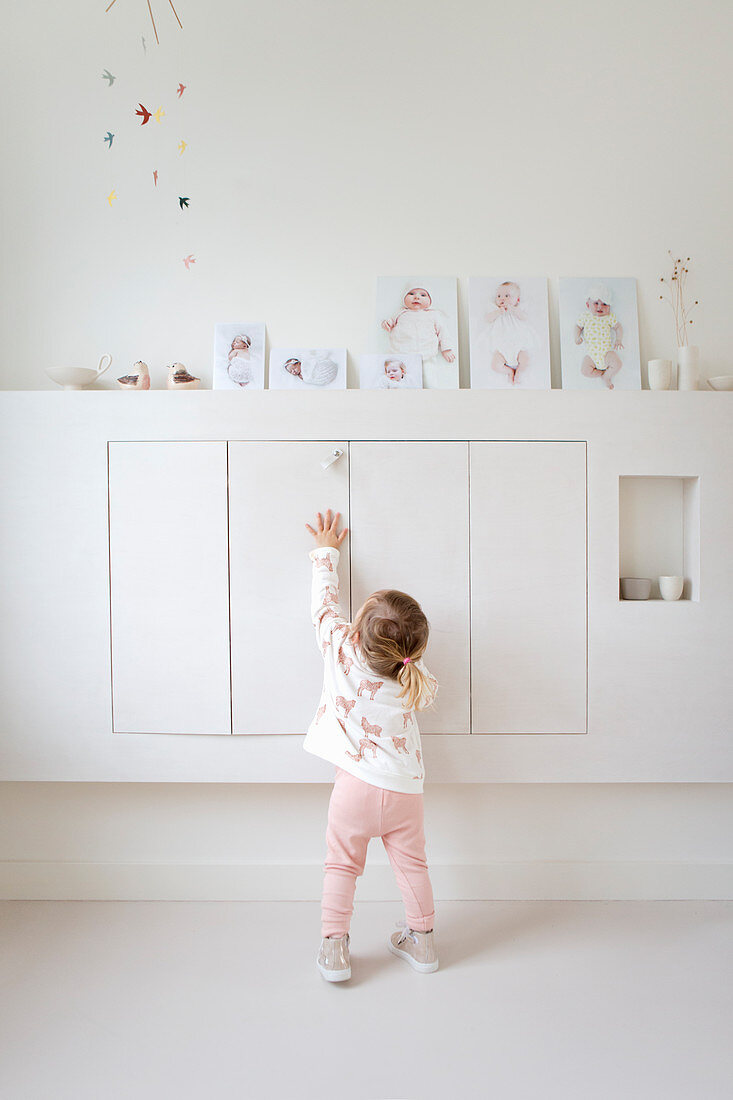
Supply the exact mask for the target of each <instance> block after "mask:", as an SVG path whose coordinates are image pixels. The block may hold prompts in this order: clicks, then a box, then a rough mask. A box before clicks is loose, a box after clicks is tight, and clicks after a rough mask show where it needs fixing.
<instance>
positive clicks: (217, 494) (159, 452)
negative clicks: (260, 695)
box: [108, 442, 231, 734]
mask: <svg viewBox="0 0 733 1100" xmlns="http://www.w3.org/2000/svg"><path fill="white" fill-rule="evenodd" d="M108 462H109V471H108V473H109V476H108V486H109V500H108V503H109V566H110V596H111V609H110V610H111V634H112V637H111V645H112V718H113V730H114V732H115V733H184V734H185V733H201V734H229V733H231V703H230V688H229V580H228V561H227V481H226V464H227V446H226V443H220V442H180V443H164V442H145V443H109V445H108Z"/></svg>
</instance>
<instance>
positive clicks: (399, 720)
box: [303, 547, 438, 794]
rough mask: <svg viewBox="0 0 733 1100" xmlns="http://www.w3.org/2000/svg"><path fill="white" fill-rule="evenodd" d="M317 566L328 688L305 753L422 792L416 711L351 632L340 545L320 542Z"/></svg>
mask: <svg viewBox="0 0 733 1100" xmlns="http://www.w3.org/2000/svg"><path fill="white" fill-rule="evenodd" d="M310 559H311V562H312V565H313V569H312V584H311V619H312V622H313V626H314V628H315V633H316V642H317V644H318V648H319V652H320V653H321V656H322V658H323V692H322V695H321V699H320V700H319V704H318V708H317V710H316V713H315V717H314V718H313V720H312V721H311V723H310V725H309V727H308V732H307V734H306V737H305V741H304V742H303V748H304V749H305V750H306V752H310V753H313V754H314V755H315V756H320V757H321V758H322V759H324V760H328V761H330V762H331V763H333V764H336V765H338V766H339V767H341V768H343V769H344V770H345V771H347V772H350V773H351V774H352V775H355V776H357V777H358V778H359V779H363V780H364V781H365V782H367V783H371V784H372V785H373V786H376V787H382V788H384V789H385V790H391V791H397V792H404V793H407V794H413V793H415V794H416V793H420V792H421V791H422V789H423V781H424V769H423V767H422V745H421V743H420V730H419V728H418V723H417V719H416V715H415V712H414V710H413V709H408V708H407V707H406V706H405V698H404V696H403V695H401V694H400V693H401V692H402V687H401V685H400V683H399V681H398V680H397V679H394V680H390V679H387V678H385V677H383V676H378V675H376V674H375V673H374V670H373V669H370V668H369V666H368V665H367V664H366V662H365V659H364V655H363V653H362V651H361V649H360V648H359V646H358V644H356V643H355V642H354V641H353V640H352V638H351V629H352V624H351V623H350V622H349V621H348V619H347V618H346V616H345V615H344V612H343V610H342V608H341V605H340V602H339V576H338V564H339V560H340V554H339V551H338V550H337V549H336V548H335V547H319V548H318V549H317V551H316V550H312V551H311V552H310ZM414 665H415V667H416V668H420V670H421V671H422V672H423V674H424V675H425V677H426V678H427V680H428V683H429V685H430V688H431V691H432V694H431V696H430V698H429V699H428V700H425V702H426V703H428V702H430V699H432V698H434V697H435V694H436V692H437V687H438V684H437V681H436V680H435V677H433V676H432V674H431V673H430V672H429V671H428V669H427V668H426V666H425V664H424V662H423V660H422V658H419V659H417V660H415V661H414Z"/></svg>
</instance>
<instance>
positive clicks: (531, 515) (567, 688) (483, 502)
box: [470, 441, 587, 734]
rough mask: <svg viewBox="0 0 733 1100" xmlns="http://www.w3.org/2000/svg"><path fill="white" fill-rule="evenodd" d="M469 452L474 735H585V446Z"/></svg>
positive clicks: (492, 446) (509, 445) (521, 445)
mask: <svg viewBox="0 0 733 1100" xmlns="http://www.w3.org/2000/svg"><path fill="white" fill-rule="evenodd" d="M470 454H471V623H472V629H471V703H472V721H471V731H472V732H473V733H475V734H476V733H478V734H493V733H531V734H541V733H586V732H587V718H586V714H587V705H586V698H587V641H586V639H587V617H586V587H587V569H586V451H585V444H584V443H582V442H539V441H538V442H520V441H518V442H472V443H471V444H470Z"/></svg>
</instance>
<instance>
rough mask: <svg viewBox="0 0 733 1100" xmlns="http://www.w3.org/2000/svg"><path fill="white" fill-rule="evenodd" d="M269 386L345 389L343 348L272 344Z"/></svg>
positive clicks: (276, 387) (271, 387) (286, 388)
mask: <svg viewBox="0 0 733 1100" xmlns="http://www.w3.org/2000/svg"><path fill="white" fill-rule="evenodd" d="M269 388H270V389H271V390H316V391H318V390H345V389H346V348H335V349H331V348H309V349H305V348H273V349H272V351H271V352H270V378H269Z"/></svg>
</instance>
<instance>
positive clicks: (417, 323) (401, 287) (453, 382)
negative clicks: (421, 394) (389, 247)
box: [377, 276, 458, 390]
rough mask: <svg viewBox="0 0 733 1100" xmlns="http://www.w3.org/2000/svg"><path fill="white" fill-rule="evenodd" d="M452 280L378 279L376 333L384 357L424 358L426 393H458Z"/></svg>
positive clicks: (455, 286) (455, 310) (456, 306)
mask: <svg viewBox="0 0 733 1100" xmlns="http://www.w3.org/2000/svg"><path fill="white" fill-rule="evenodd" d="M457 286H458V284H457V280H456V279H454V278H445V277H443V278H424V277H422V276H415V277H414V278H408V279H403V278H393V277H391V276H384V277H380V278H379V279H377V331H378V333H379V346H380V348H381V350H383V351H384V353H385V355H394V356H397V357H400V356H404V355H407V354H409V353H410V352H413V353H415V354H417V355H420V356H421V357H422V370H423V374H422V378H423V386H424V387H425V388H426V389H434V390H436V389H438V390H449V389H458V295H457Z"/></svg>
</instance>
